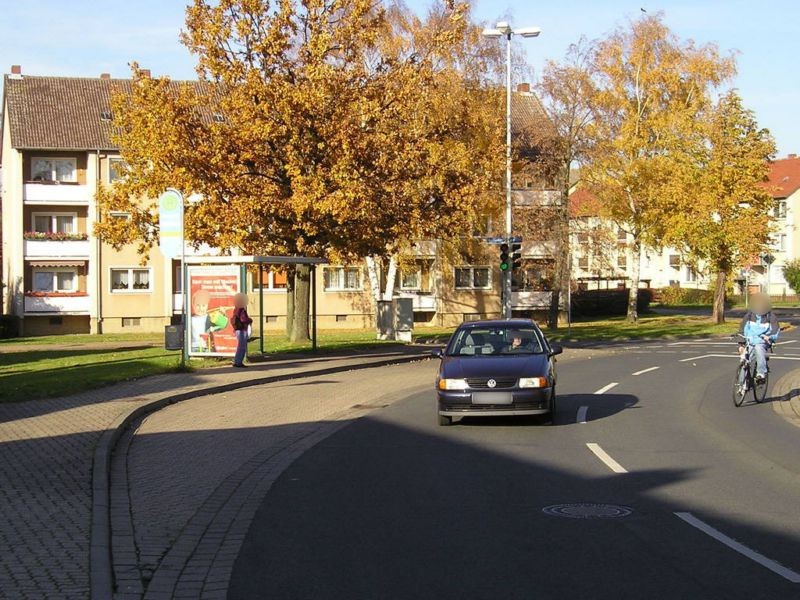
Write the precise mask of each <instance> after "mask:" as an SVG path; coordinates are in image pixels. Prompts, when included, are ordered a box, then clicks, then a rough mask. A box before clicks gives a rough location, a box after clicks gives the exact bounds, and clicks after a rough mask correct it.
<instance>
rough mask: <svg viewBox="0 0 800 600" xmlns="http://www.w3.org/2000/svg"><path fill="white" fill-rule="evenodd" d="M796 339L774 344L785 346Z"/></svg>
mask: <svg viewBox="0 0 800 600" xmlns="http://www.w3.org/2000/svg"><path fill="white" fill-rule="evenodd" d="M796 341H797V340H786V341H785V342H775V345H776V346H785V345H786V344H794V343H795V342H796Z"/></svg>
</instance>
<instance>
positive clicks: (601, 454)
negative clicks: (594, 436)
mask: <svg viewBox="0 0 800 600" xmlns="http://www.w3.org/2000/svg"><path fill="white" fill-rule="evenodd" d="M586 447H587V448H589V450H591V451H592V452H593V453H594V455H595V456H596V457H597V458H599V459H600V460H602V461H603V463H605V465H606V466H607V467H608V468H609V469H611V470H612V471H614V473H627V472H628V470H627V469H626V468H625V467H623V466H622V465H621V464H619V463H618V462H617V461H615V460H614V459H613V458H611V457H610V456H609V455H608V453H607V452H606V451H605V450H603V449H602V448H601V447H600V445H599V444H595V443H593V442H589V443H588V444H586Z"/></svg>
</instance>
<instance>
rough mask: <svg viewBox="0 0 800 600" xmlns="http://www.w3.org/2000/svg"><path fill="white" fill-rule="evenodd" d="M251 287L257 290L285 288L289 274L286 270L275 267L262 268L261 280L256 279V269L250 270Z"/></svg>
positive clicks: (257, 272)
mask: <svg viewBox="0 0 800 600" xmlns="http://www.w3.org/2000/svg"><path fill="white" fill-rule="evenodd" d="M250 274H251V281H252V289H254V290H259V289H264V290H285V289H286V288H287V287H288V284H289V275H288V273H287V272H286V271H278V270H277V269H264V270H263V271H261V277H262V279H261V281H260V282H259V281H258V274H259V271H258V269H255V270H253V271H251V273H250Z"/></svg>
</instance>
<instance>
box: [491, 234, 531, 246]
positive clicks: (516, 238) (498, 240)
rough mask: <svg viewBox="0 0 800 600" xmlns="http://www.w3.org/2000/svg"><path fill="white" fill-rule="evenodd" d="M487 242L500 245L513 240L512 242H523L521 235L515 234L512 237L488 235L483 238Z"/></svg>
mask: <svg viewBox="0 0 800 600" xmlns="http://www.w3.org/2000/svg"><path fill="white" fill-rule="evenodd" d="M483 239H484V241H485V242H486V243H487V244H491V245H492V246H499V245H500V244H507V243H508V242H511V243H512V244H521V243H522V238H521V237H519V236H514V237H511V238H504V237H487V238H483Z"/></svg>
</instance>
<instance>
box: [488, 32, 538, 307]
mask: <svg viewBox="0 0 800 600" xmlns="http://www.w3.org/2000/svg"><path fill="white" fill-rule="evenodd" d="M541 32H542V30H541V29H539V28H538V27H519V28H512V27H511V25H509V24H508V23H506V22H505V21H501V22H500V23H498V24H497V25H496V26H495V27H494V28H493V29H484V30H483V35H484V36H485V37H487V38H493V39H499V38H502V37H504V38H506V242H507V243H509V244H510V243H511V38H512V37H514V36H515V35H520V36H522V37H525V38H532V37H536V36H538V35H539V34H540V33H541ZM503 317H504V318H506V319H510V318H511V269H508V270H506V271H505V272H504V273H503Z"/></svg>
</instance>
